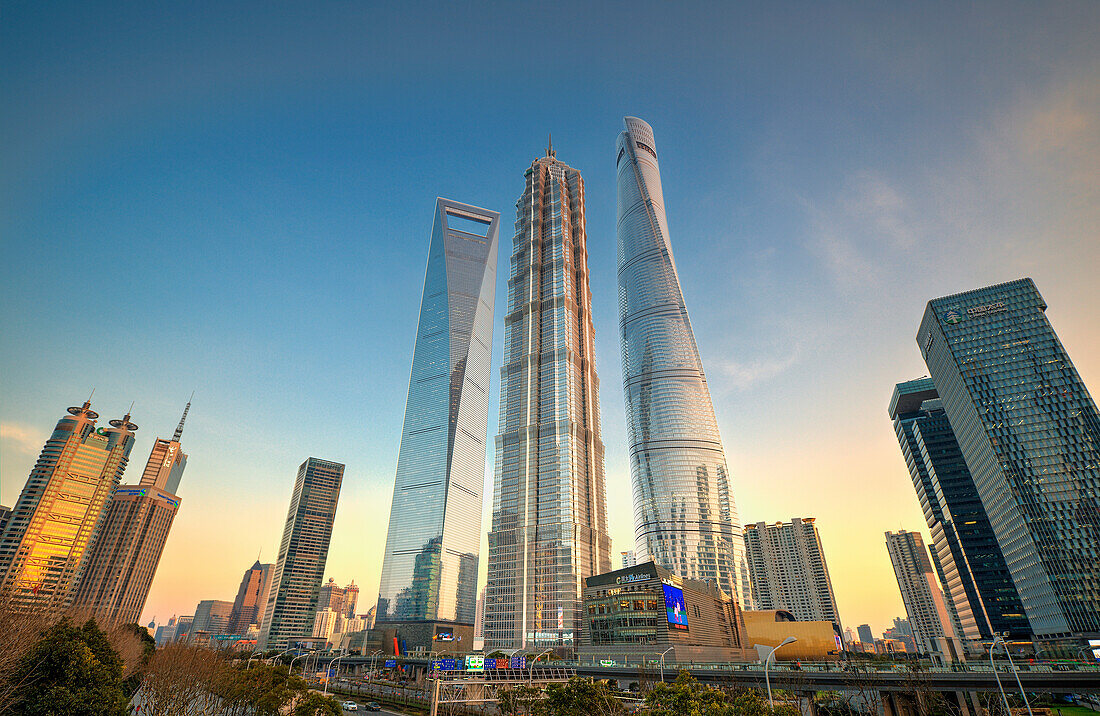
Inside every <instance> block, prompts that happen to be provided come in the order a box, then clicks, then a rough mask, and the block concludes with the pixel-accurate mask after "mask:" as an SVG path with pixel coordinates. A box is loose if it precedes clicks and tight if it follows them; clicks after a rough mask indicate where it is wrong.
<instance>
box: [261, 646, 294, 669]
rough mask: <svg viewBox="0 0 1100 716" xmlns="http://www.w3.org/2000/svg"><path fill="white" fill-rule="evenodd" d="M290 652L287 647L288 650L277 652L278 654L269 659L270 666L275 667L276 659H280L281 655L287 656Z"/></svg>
mask: <svg viewBox="0 0 1100 716" xmlns="http://www.w3.org/2000/svg"><path fill="white" fill-rule="evenodd" d="M290 652H291V648H290V647H288V648H286V649H284V650H283V651H281V652H279V653H278V654H276V655H275V656H273V657H271V665H272V666H275V662H276V661H277V660H278V659H279V658H280V657H282V655H283V654H289V653H290ZM265 661H266V659H265Z"/></svg>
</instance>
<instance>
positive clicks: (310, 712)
mask: <svg viewBox="0 0 1100 716" xmlns="http://www.w3.org/2000/svg"><path fill="white" fill-rule="evenodd" d="M294 716H340V704H338V703H336V699H334V698H332V697H331V696H322V695H321V694H319V693H317V692H316V691H307V692H306V694H305V695H304V696H303V697H302V698H300V699H298V703H297V704H296V705H295V706H294Z"/></svg>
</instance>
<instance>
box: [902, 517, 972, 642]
mask: <svg viewBox="0 0 1100 716" xmlns="http://www.w3.org/2000/svg"><path fill="white" fill-rule="evenodd" d="M886 551H887V552H888V553H889V555H890V564H892V565H893V567H894V576H895V577H897V580H898V589H900V590H901V601H902V603H903V604H905V613H906V614H908V615H909V627H910V629H912V631H913V638H914V641H916V643H917V646H918V648H919V649H920V650H921V651H922V652H925V653H928V654H939V655H941V656H942V658H944V659H946V660H948V661H954V660H956V659H958V658H960V657H961V656H962V653H963V652H962V644H961V643H960V642H959V640H958V638H957V637H956V634H955V626H954V624H953V623H952V619H951V613H950V612H949V611H948V609H947V604H946V602H945V601H944V598H943V591H942V590H941V589H940V585H939V583H938V581H937V580H936V573H935V571H933V569H932V561H931V560H930V559H929V558H928V549H927V548H926V547H925V546H924V540H923V539H922V538H921V536H920V534H919V533H917V532H907V531H906V530H900V531H898V532H887V533H886Z"/></svg>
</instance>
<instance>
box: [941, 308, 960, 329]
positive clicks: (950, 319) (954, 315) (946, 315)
mask: <svg viewBox="0 0 1100 716" xmlns="http://www.w3.org/2000/svg"><path fill="white" fill-rule="evenodd" d="M962 319H963V317H962V314H961V313H959V311H958V309H956V308H949V309H947V310H946V311H944V312H943V322H944V323H946V324H947V325H949V326H953V325H955V324H956V323H959V322H960V321H962Z"/></svg>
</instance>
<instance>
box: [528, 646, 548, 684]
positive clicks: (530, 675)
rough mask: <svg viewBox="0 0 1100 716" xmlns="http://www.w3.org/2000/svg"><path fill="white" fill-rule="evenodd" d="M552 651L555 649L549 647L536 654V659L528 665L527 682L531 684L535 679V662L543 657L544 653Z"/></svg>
mask: <svg viewBox="0 0 1100 716" xmlns="http://www.w3.org/2000/svg"><path fill="white" fill-rule="evenodd" d="M552 651H553V649H547V650H545V651H543V652H540V653H539V655H538V656H536V657H535V658H534V659H531V663H530V664H528V665H527V683H528V684H530V683H531V682H532V681H533V680H534V674H535V662H536V661H538V660H539V659H540V658H541V657H542V655H543V654H549V653H550V652H552Z"/></svg>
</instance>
